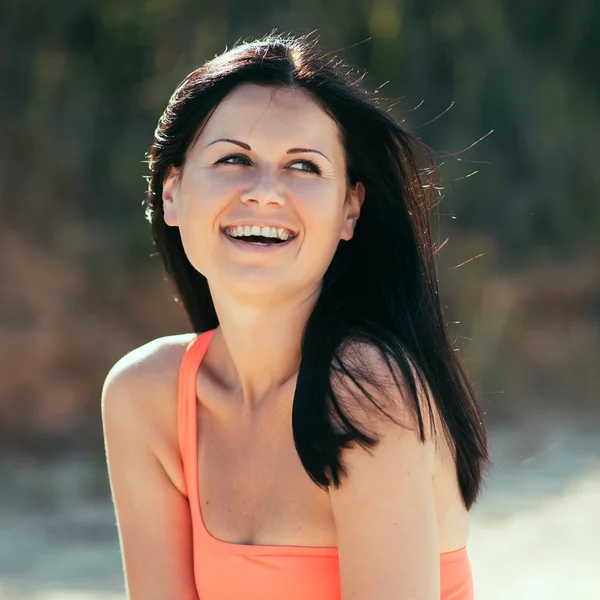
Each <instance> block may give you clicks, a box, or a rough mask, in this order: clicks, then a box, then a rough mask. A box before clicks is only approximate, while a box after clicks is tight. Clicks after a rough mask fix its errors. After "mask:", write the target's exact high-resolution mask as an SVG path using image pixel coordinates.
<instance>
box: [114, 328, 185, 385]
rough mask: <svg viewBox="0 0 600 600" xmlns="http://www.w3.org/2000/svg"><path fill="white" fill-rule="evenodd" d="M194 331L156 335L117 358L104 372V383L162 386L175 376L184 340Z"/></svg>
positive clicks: (181, 355)
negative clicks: (108, 369) (162, 335)
mask: <svg viewBox="0 0 600 600" xmlns="http://www.w3.org/2000/svg"><path fill="white" fill-rule="evenodd" d="M195 335H196V334H194V333H184V334H179V335H169V336H165V337H160V338H156V339H154V340H152V341H150V342H147V343H146V344H143V345H142V346H139V347H138V348H135V349H134V350H131V351H130V352H128V353H127V354H125V356H123V357H122V358H120V359H119V360H118V361H117V362H116V363H115V364H114V366H113V367H112V368H111V369H110V371H109V372H108V375H107V376H106V380H105V386H106V385H109V386H114V385H118V386H124V387H127V388H130V387H132V386H133V388H137V387H141V388H142V389H153V388H154V386H156V385H158V386H160V387H161V388H163V389H164V386H165V385H169V384H170V382H171V380H172V378H173V377H175V378H176V377H177V373H178V371H179V365H180V363H181V359H182V358H183V354H184V352H185V349H186V347H187V346H188V344H189V343H190V342H191V341H192V340H193V339H194V337H195Z"/></svg>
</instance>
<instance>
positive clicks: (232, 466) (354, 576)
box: [102, 36, 488, 600]
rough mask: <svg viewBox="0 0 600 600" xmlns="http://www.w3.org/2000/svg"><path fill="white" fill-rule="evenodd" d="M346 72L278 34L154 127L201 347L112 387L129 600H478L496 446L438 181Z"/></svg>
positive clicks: (231, 60)
mask: <svg viewBox="0 0 600 600" xmlns="http://www.w3.org/2000/svg"><path fill="white" fill-rule="evenodd" d="M342 68H343V67H342V66H340V65H339V63H338V64H337V65H336V64H334V61H333V60H331V59H328V60H326V59H325V58H324V55H323V53H322V52H321V51H319V50H318V48H317V47H316V45H315V44H313V43H308V42H307V41H306V39H305V38H292V37H280V36H268V37H266V38H264V39H262V40H259V41H256V42H253V43H247V44H243V45H240V46H238V47H235V48H233V49H232V50H230V51H228V52H225V53H224V54H222V55H221V56H218V57H216V58H214V59H213V60H211V61H209V62H207V63H206V64H204V65H203V66H202V67H200V68H199V69H197V70H196V71H194V72H193V73H191V74H190V75H189V76H188V77H187V78H186V79H185V80H184V81H183V83H181V85H180V86H179V87H178V88H177V90H176V91H175V93H174V94H173V96H172V98H171V99H170V101H169V104H168V106H167V108H166V110H165V112H164V114H163V115H162V117H161V118H160V121H159V123H158V127H157V129H156V132H155V139H154V143H153V144H152V147H151V149H150V152H149V159H150V161H149V163H150V170H151V177H150V180H149V192H148V201H147V215H148V218H149V220H150V222H151V224H152V233H153V237H154V241H155V244H156V247H157V249H158V251H159V253H160V255H161V257H162V259H163V261H164V264H165V267H166V270H167V272H168V273H169V275H170V277H171V278H172V279H173V281H174V283H175V285H176V288H177V290H178V294H179V298H180V299H181V301H182V303H183V305H184V307H185V309H186V311H187V314H188V316H189V318H190V321H191V324H192V328H193V330H194V332H195V333H193V334H185V335H175V336H169V337H166V338H161V339H157V340H154V341H153V342H150V343H149V344H146V345H145V346H142V347H141V348H138V349H137V350H134V351H133V352H131V353H130V354H128V355H127V356H125V357H124V358H123V359H121V360H120V361H119V362H118V363H117V364H116V365H115V366H114V367H113V369H112V370H111V372H110V373H109V375H108V377H107V380H106V383H105V386H104V390H103V403H102V408H103V422H104V431H105V441H106V448H107V458H108V467H109V473H110V480H111V487H112V493H113V499H114V504H115V510H116V514H117V520H118V527H119V533H120V540H121V548H122V555H123V563H124V570H125V576H126V581H127V587H128V591H129V596H130V598H132V599H134V600H138V599H139V600H152V599H156V600H159V599H160V600H175V599H177V600H184V599H197V598H199V599H200V600H221V599H229V598H231V599H246V598H248V599H255V598H256V599H258V598H260V599H261V600H269V599H275V598H277V599H286V600H296V599H298V600H299V599H301V598H302V599H311V600H339V599H340V598H343V599H344V600H346V599H350V598H352V599H353V600H372V599H375V598H376V599H378V600H386V599H390V600H391V599H394V600H396V599H401V600H416V599H419V600H434V599H435V600H437V599H439V598H443V599H444V600H450V599H454V600H457V599H460V600H466V599H467V598H472V580H471V572H470V568H469V559H468V556H467V550H466V543H467V533H468V518H467V516H468V510H469V509H470V508H471V506H472V505H473V503H474V502H475V500H476V498H477V495H478V492H479V491H480V487H481V485H482V480H483V476H484V474H485V470H486V468H487V461H488V455H487V443H486V434H485V430H484V427H483V424H482V422H481V415H480V413H479V410H478V408H477V405H476V402H475V400H474V397H473V392H472V390H471V388H470V386H469V383H468V381H467V378H466V376H465V374H464V371H463V369H462V367H461V366H460V364H459V362H458V359H457V356H456V353H455V352H454V351H453V348H452V344H451V343H450V341H449V337H448V334H447V331H446V328H445V323H444V319H443V316H442V313H441V310H440V304H439V299H438V292H437V282H436V274H435V269H434V263H433V256H432V244H431V239H430V233H429V224H428V219H429V190H431V189H432V188H431V177H432V169H430V168H429V169H424V168H423V167H422V166H421V165H420V164H419V162H418V158H417V155H422V154H424V153H423V152H422V151H421V150H422V148H421V147H420V146H419V145H418V143H417V142H416V141H415V140H414V139H413V138H412V137H411V136H409V135H408V134H407V133H406V132H404V131H403V130H402V129H401V128H400V127H399V126H398V125H397V124H396V122H395V121H394V120H393V119H392V118H391V117H390V116H389V115H388V114H387V112H386V111H385V110H383V109H381V108H380V107H379V106H378V103H377V100H376V99H375V97H374V95H373V94H369V93H367V92H365V91H363V90H361V89H360V88H359V87H358V85H357V83H356V82H354V81H353V80H352V79H351V77H350V76H349V75H348V74H345V73H344V72H342ZM424 175H426V178H424ZM428 186H429V187H428Z"/></svg>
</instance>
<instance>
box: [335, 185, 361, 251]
mask: <svg viewBox="0 0 600 600" xmlns="http://www.w3.org/2000/svg"><path fill="white" fill-rule="evenodd" d="M364 200H365V186H364V185H363V184H362V183H361V182H360V181H357V182H356V184H355V185H354V187H351V188H349V189H348V197H347V199H346V205H345V220H344V225H343V226H342V235H341V236H340V238H341V239H342V240H350V239H352V236H353V235H354V228H355V227H356V221H358V217H359V216H360V209H361V207H362V204H363V202H364Z"/></svg>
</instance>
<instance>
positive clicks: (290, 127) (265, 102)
mask: <svg viewBox="0 0 600 600" xmlns="http://www.w3.org/2000/svg"><path fill="white" fill-rule="evenodd" d="M265 135H266V136H268V137H269V138H293V139H294V141H295V142H298V143H302V144H305V143H307V144H308V143H310V144H312V145H314V144H316V143H319V144H321V145H325V146H327V147H328V148H329V149H330V151H331V150H333V149H334V146H337V145H339V136H338V128H337V125H336V123H335V121H334V120H333V119H332V118H331V117H330V116H329V115H328V114H327V113H326V112H325V111H324V110H323V108H322V107H321V106H320V105H319V104H318V103H317V102H316V101H315V100H314V99H313V98H311V97H310V96H309V95H308V94H307V93H305V92H303V91H302V90H298V89H293V88H282V87H266V86H259V85H256V84H243V85H240V86H239V87H237V88H236V89H234V90H233V91H232V92H231V93H230V94H229V95H228V96H226V97H225V98H224V99H223V101H222V102H221V103H220V104H219V105H218V106H217V107H216V109H215V110H214V112H213V113H212V115H211V117H210V119H209V120H208V122H207V123H206V126H205V127H204V129H203V131H202V134H201V136H200V137H201V138H202V139H204V140H207V138H213V137H214V138H217V137H235V136H238V137H236V139H240V137H239V136H245V138H247V139H244V140H242V141H245V142H246V143H249V144H250V145H251V143H252V142H251V141H250V140H249V139H248V138H254V139H256V140H260V138H261V137H263V136H265ZM209 141H210V140H209Z"/></svg>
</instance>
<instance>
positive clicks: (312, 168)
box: [290, 160, 321, 175]
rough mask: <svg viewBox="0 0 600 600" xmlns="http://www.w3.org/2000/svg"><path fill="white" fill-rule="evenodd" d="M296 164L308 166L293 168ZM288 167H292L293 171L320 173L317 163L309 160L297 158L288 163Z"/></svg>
mask: <svg viewBox="0 0 600 600" xmlns="http://www.w3.org/2000/svg"><path fill="white" fill-rule="evenodd" d="M296 165H304V166H305V167H308V168H303V169H296V168H295V167H296ZM290 168H291V169H293V170H294V171H303V172H305V173H315V175H320V174H321V169H319V167H317V165H316V164H315V163H314V162H311V161H310V160H297V161H296V162H293V163H292V164H291V165H290Z"/></svg>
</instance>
